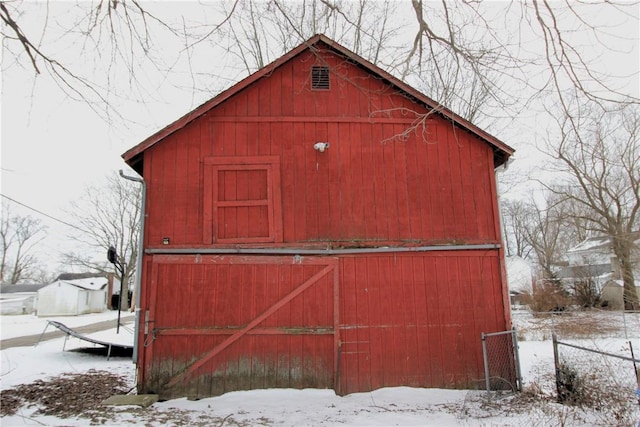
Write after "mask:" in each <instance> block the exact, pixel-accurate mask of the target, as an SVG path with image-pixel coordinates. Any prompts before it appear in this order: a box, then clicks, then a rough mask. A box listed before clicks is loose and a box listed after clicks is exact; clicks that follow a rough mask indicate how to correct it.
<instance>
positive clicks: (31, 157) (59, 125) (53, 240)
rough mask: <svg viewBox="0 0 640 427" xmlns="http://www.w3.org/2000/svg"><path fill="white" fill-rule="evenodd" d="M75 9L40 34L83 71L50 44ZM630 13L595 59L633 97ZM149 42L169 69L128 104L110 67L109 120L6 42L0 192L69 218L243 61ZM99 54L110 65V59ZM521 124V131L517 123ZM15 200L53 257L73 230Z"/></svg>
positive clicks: (526, 128) (38, 13)
mask: <svg viewBox="0 0 640 427" xmlns="http://www.w3.org/2000/svg"><path fill="white" fill-rule="evenodd" d="M41 4H42V3H41ZM148 4H149V3H148ZM496 4H498V3H496ZM149 5H152V6H150V7H153V8H155V10H157V11H161V13H163V14H165V16H167V17H170V18H168V19H174V20H175V22H179V19H180V18H179V17H180V14H181V13H186V14H189V13H191V15H190V16H192V17H193V16H197V17H198V19H201V20H210V21H216V20H218V21H219V17H216V16H214V15H213V12H212V10H211V9H210V8H209V9H206V10H207V12H206V13H208V14H210V15H209V16H206V15H205V14H204V13H203V12H202V11H201V9H200V8H199V7H198V3H197V2H181V3H162V2H156V3H153V4H149ZM22 7H24V9H25V11H26V12H27V13H25V14H24V15H22V16H20V19H21V21H20V22H21V24H22V25H23V26H24V28H25V29H27V30H31V31H34V32H32V33H30V34H37V35H38V37H40V35H41V32H40V33H39V32H38V28H41V27H42V25H43V22H44V21H43V17H44V15H43V12H42V11H43V10H44V9H43V8H42V7H39V6H37V4H36V3H30V2H25V3H24V4H23V6H22ZM75 7H76V9H74V3H73V2H65V3H58V2H51V4H50V6H49V8H50V15H49V21H48V24H47V25H48V32H47V33H46V37H48V38H45V39H44V40H49V41H48V42H47V44H48V46H51V47H52V48H54V49H57V51H56V53H59V54H60V55H61V57H63V58H65V59H66V60H68V61H69V63H70V64H72V65H73V66H75V67H80V68H79V69H82V70H84V69H83V66H84V65H86V64H83V57H84V55H85V54H86V52H85V53H83V50H82V49H86V48H87V46H83V45H81V44H79V43H77V44H72V43H69V42H68V41H67V42H66V44H60V45H56V43H57V41H56V31H59V28H68V27H69V22H73V19H76V18H77V16H76V17H75V18H74V14H73V13H74V12H73V11H74V10H75V11H77V6H75ZM69 10H71V12H69ZM631 11H632V12H633V13H632V15H631V16H628V17H626V18H621V17H620V16H617V17H615V18H612V20H608V19H609V18H607V17H605V16H603V17H602V20H603V22H607V25H609V26H610V28H609V30H608V31H611V32H612V33H615V34H618V35H624V37H625V39H627V41H626V42H624V43H622V42H620V40H618V42H616V46H612V49H611V51H610V52H602V53H601V54H600V55H599V58H598V59H597V60H598V61H599V67H600V69H602V70H606V69H607V68H610V69H611V73H617V74H618V75H627V76H630V77H629V80H628V85H627V86H628V90H629V93H631V94H634V95H635V96H638V91H639V90H638V87H639V85H640V83H639V82H638V75H637V72H638V69H640V52H639V50H638V43H637V42H638V39H639V36H640V25H639V21H638V6H637V5H636V7H634V8H632V9H631ZM159 13H160V12H159ZM54 18H55V19H54ZM412 31H413V30H412ZM412 34H413V33H412ZM77 39H78V38H77V37H76V40H77ZM64 40H69V38H68V37H67V38H66V39H64ZM154 42H155V43H156V47H158V46H159V45H162V43H166V46H164V49H159V50H158V51H157V52H162V55H164V57H163V58H162V61H163V63H164V64H166V65H167V67H168V66H172V67H173V68H172V73H164V72H158V70H150V71H149V72H148V73H146V72H145V73H142V72H141V73H138V74H137V77H138V78H139V79H140V81H141V82H144V85H143V86H144V87H145V88H146V90H147V91H148V93H147V96H144V94H142V95H140V94H136V95H137V96H138V97H139V98H140V97H142V98H144V99H146V100H147V101H146V102H143V103H140V102H130V101H127V100H125V99H122V98H118V97H117V96H116V92H117V94H123V93H126V90H127V87H130V84H129V83H130V82H128V81H127V74H126V73H124V74H118V73H115V74H114V73H113V72H112V75H114V76H118V78H121V80H118V81H117V83H116V82H115V81H111V82H110V83H111V84H113V85H114V87H115V86H116V85H122V86H121V87H120V89H119V90H118V91H115V92H114V97H113V99H111V101H112V102H113V105H115V106H117V109H118V113H119V114H121V116H122V118H124V120H122V119H120V118H118V117H117V116H115V115H114V116H113V117H112V118H111V119H110V120H107V119H105V117H104V116H100V115H98V114H96V113H95V112H94V111H92V109H91V108H90V107H89V106H88V105H87V103H85V102H81V101H77V100H74V99H71V97H70V96H68V94H65V93H64V92H63V91H62V90H61V89H60V88H59V87H58V86H57V85H56V84H55V83H54V82H53V80H52V79H51V78H50V76H48V74H47V73H46V72H44V73H42V74H41V75H39V76H37V77H36V76H35V75H34V72H33V69H32V68H30V67H29V64H28V62H26V61H25V60H24V59H25V58H24V57H23V58H21V59H22V61H21V62H20V64H16V63H15V56H14V55H13V54H12V53H11V52H7V50H6V49H3V57H2V103H1V109H2V111H1V117H2V133H1V137H2V151H1V153H0V154H1V166H2V174H1V191H2V194H4V195H6V196H8V197H11V198H13V199H15V200H17V201H19V202H21V203H23V204H25V205H27V206H30V207H32V208H34V209H37V210H40V211H42V212H44V213H46V214H48V215H51V216H53V217H55V218H59V219H61V220H64V221H66V220H67V219H68V217H67V216H66V213H65V212H66V211H68V210H69V209H70V203H71V201H73V200H77V199H78V198H79V197H80V195H81V193H82V191H83V188H84V187H86V186H87V185H92V184H100V183H101V182H102V181H103V179H104V176H105V175H106V174H108V173H113V172H115V171H117V170H118V169H122V168H125V167H126V165H125V164H124V163H123V161H122V159H121V157H120V155H121V154H122V153H123V152H124V151H126V150H127V149H129V148H131V147H132V146H134V145H136V144H137V143H139V142H140V141H142V140H143V139H144V138H145V137H146V136H148V135H150V134H152V133H154V132H155V131H157V130H159V129H161V128H162V127H164V126H166V125H168V124H169V123H170V122H172V121H173V120H175V119H177V118H178V117H180V116H181V115H182V114H184V113H186V112H188V111H189V110H191V109H193V108H195V107H196V106H198V105H200V104H201V103H202V102H204V101H206V100H207V99H209V98H210V97H212V96H214V95H215V94H216V93H217V92H218V91H219V90H221V89H224V88H226V87H229V86H230V85H231V84H233V83H235V82H236V81H237V80H238V79H240V78H241V77H243V76H244V74H243V70H242V69H241V68H239V67H237V66H232V62H233V61H236V60H237V58H229V57H225V55H224V53H223V52H222V50H220V49H218V50H215V49H213V48H209V50H208V51H207V54H206V55H204V56H206V57H204V56H203V57H200V58H190V59H191V61H192V62H189V61H188V59H189V58H187V56H186V55H185V54H184V52H183V53H182V54H178V53H176V52H178V51H179V49H177V46H178V45H177V44H175V43H177V41H176V40H173V39H171V38H170V37H169V38H167V39H163V40H154ZM588 47H589V40H587V39H585V43H584V44H583V48H585V49H588ZM232 59H233V61H232ZM105 61H107V62H106V63H105V64H108V58H105ZM198 61H199V62H198ZM203 64H204V66H203ZM87 67H89V69H88V70H89V71H88V73H89V74H91V73H95V74H99V73H100V71H101V70H100V68H99V67H96V65H95V64H93V65H90V66H87ZM105 67H108V65H105ZM190 67H195V69H196V71H197V70H202V69H203V68H198V67H208V69H209V71H208V73H210V74H209V75H204V73H200V74H197V76H196V77H194V75H193V74H190V72H189V70H190V69H192V68H190ZM84 71H86V70H84ZM532 77H533V76H532ZM123 88H124V89H123ZM194 88H195V89H194ZM523 118H524V120H523V121H521V122H520V123H519V125H517V124H516V125H514V124H513V123H511V124H509V125H508V126H515V129H510V132H508V134H510V135H515V136H516V137H514V138H513V139H511V140H505V142H506V143H508V144H510V145H512V146H514V147H515V148H516V149H517V150H518V153H517V154H516V158H517V159H519V161H520V162H521V163H527V162H528V163H531V162H532V161H533V157H532V153H533V152H534V151H533V150H532V149H531V147H532V146H533V145H535V139H536V138H537V137H536V136H534V133H538V136H539V135H543V134H544V129H540V128H539V124H538V123H535V122H536V120H535V117H534V116H533V115H529V116H526V115H523ZM505 123H508V122H505ZM518 126H519V127H520V128H519V129H520V130H518V129H517V127H518ZM505 127H506V125H505ZM498 136H500V137H502V136H503V135H498ZM514 167H516V166H514ZM2 203H7V200H6V199H3V200H2ZM11 207H12V209H13V210H14V211H16V212H19V213H22V214H29V215H32V216H34V217H36V218H39V219H42V221H43V223H45V224H46V225H47V226H48V227H49V236H48V238H47V239H46V240H45V241H44V242H43V245H42V246H41V249H42V250H43V251H46V252H47V253H48V254H47V255H46V256H47V257H48V261H49V262H50V263H52V264H55V263H56V262H57V260H58V258H59V256H60V254H61V253H62V252H64V251H66V250H68V248H69V247H70V243H69V239H68V238H67V234H68V233H69V232H70V231H71V230H70V229H69V227H66V226H64V225H62V224H60V223H57V222H56V221H54V220H51V219H50V218H47V217H45V216H42V215H40V214H37V213H36V212H34V211H30V210H28V209H25V208H23V207H21V206H19V205H16V204H13V203H12V206H11Z"/></svg>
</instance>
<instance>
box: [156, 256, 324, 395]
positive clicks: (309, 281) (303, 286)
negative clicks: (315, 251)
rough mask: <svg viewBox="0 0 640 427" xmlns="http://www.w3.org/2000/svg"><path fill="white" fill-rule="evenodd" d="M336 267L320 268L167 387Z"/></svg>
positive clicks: (171, 381) (167, 385)
mask: <svg viewBox="0 0 640 427" xmlns="http://www.w3.org/2000/svg"><path fill="white" fill-rule="evenodd" d="M334 268H335V266H334V265H328V266H326V267H325V268H323V269H322V270H320V271H319V272H317V273H316V274H314V275H313V276H311V277H310V278H309V279H307V280H306V281H305V282H304V283H302V284H301V285H300V286H298V287H297V288H295V289H294V290H293V291H291V292H290V293H289V294H287V295H286V296H285V297H284V298H282V299H281V300H280V301H278V302H277V303H275V304H274V305H273V306H271V307H270V308H269V309H268V310H266V311H265V312H264V313H262V314H261V315H260V316H258V317H256V318H255V319H253V320H252V321H251V322H249V323H248V324H247V326H245V327H244V328H242V329H240V330H238V331H237V332H235V333H234V334H233V335H231V336H230V337H229V338H227V339H226V340H224V341H223V342H221V343H220V344H218V345H217V346H216V347H214V348H213V349H212V350H211V351H209V352H208V353H206V354H205V355H204V356H202V358H200V359H199V360H197V361H195V362H193V363H192V364H191V365H188V366H187V367H185V369H184V370H183V371H182V372H180V373H178V374H176V375H175V376H173V377H172V378H171V379H170V380H169V381H168V382H167V384H166V388H168V389H169V388H171V387H173V386H175V385H176V384H178V383H179V382H180V381H182V380H184V379H186V378H187V377H188V376H189V375H191V374H193V372H194V371H196V370H197V369H198V368H200V367H201V366H202V365H204V364H205V363H207V362H208V361H209V360H211V359H212V358H214V357H215V356H216V355H218V354H219V353H220V352H221V351H223V350H224V349H225V348H227V347H229V346H230V345H231V344H233V343H234V342H236V341H237V340H239V339H240V338H241V337H242V336H243V335H245V334H246V333H247V332H248V331H250V330H251V329H253V328H255V327H256V326H258V325H259V324H260V323H262V321H263V320H265V319H266V318H267V317H269V316H271V315H272V314H273V313H275V312H276V311H278V310H279V309H280V308H282V307H283V306H284V305H285V304H287V303H288V302H289V301H291V300H292V299H294V298H295V297H297V296H298V295H300V294H301V293H302V292H304V291H305V290H307V289H308V288H310V287H311V286H312V285H313V284H314V283H316V282H317V281H318V280H319V279H320V278H321V277H323V276H325V275H326V274H328V273H330V272H331V271H333V269H334Z"/></svg>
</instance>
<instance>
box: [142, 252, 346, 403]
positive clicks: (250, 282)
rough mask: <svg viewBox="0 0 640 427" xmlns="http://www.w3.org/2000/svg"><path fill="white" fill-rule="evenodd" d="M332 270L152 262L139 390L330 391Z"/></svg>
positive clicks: (277, 262)
mask: <svg viewBox="0 0 640 427" xmlns="http://www.w3.org/2000/svg"><path fill="white" fill-rule="evenodd" d="M335 269H336V261H335V259H333V258H322V259H319V260H316V259H296V258H292V257H239V256H233V257H224V256H205V257H200V256H155V257H154V258H153V264H152V267H151V272H150V275H151V277H150V279H151V280H150V283H151V287H150V289H149V290H148V291H147V294H146V298H148V300H147V303H148V307H149V310H150V313H151V317H150V319H149V324H150V325H151V328H152V331H151V332H150V337H152V338H148V339H147V342H146V344H145V346H146V348H145V353H146V354H145V358H144V360H143V361H141V362H142V363H143V364H144V366H145V369H144V374H143V378H142V381H141V382H142V387H143V389H144V390H146V391H148V392H150V391H153V392H157V393H160V394H161V395H162V397H163V398H170V397H175V396H184V395H189V396H191V397H203V396H211V395H218V394H222V393H224V392H226V391H232V390H248V389H253V388H270V387H285V388H287V387H294V388H305V387H314V388H332V387H333V386H334V383H333V378H334V376H335V369H336V366H337V359H336V355H337V350H336V346H337V340H336V338H335V329H336V328H335V324H336V322H337V317H336V316H337V313H336V312H335V311H334V300H335V294H336V291H337V288H336V285H337V283H336V275H335V274H334V271H335ZM187 306H188V307H190V308H189V309H188V310H178V309H176V308H177V307H187Z"/></svg>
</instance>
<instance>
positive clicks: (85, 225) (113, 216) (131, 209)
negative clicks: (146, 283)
mask: <svg viewBox="0 0 640 427" xmlns="http://www.w3.org/2000/svg"><path fill="white" fill-rule="evenodd" d="M141 197H142V194H141V189H140V186H139V185H136V184H135V183H132V182H131V181H128V180H124V179H122V178H120V177H118V176H117V175H116V174H114V175H110V176H108V177H107V181H106V183H105V184H104V185H103V186H93V187H88V188H86V189H85V192H84V196H83V197H82V198H81V199H80V200H79V201H78V202H74V203H72V210H71V211H70V212H69V215H70V216H71V217H72V218H73V219H74V223H77V224H78V226H79V228H82V229H84V230H86V231H85V233H83V234H78V235H73V236H71V237H72V238H73V239H74V240H75V241H76V242H78V243H79V244H80V245H81V248H82V249H81V250H80V251H76V252H71V253H68V254H65V256H64V259H65V261H66V262H67V263H69V264H70V265H74V266H78V267H81V268H84V269H88V270H92V271H99V272H102V273H105V274H106V273H114V274H115V277H116V278H117V280H118V281H120V280H122V282H123V285H124V286H123V292H122V295H121V300H122V305H121V308H122V309H123V310H126V309H127V308H128V299H127V298H126V296H127V295H128V290H129V282H130V281H131V279H132V278H133V276H134V274H135V269H136V260H137V257H138V255H139V254H138V234H139V226H140V208H141V203H140V202H141ZM110 246H113V247H115V248H116V250H117V252H118V255H119V256H120V257H122V260H123V261H124V264H125V268H124V278H122V277H121V275H120V274H118V271H117V270H116V271H114V267H113V265H111V264H109V263H108V262H107V260H106V257H107V250H108V249H109V247H110Z"/></svg>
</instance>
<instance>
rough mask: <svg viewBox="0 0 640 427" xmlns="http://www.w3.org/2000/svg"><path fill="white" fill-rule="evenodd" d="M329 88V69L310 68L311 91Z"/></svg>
mask: <svg viewBox="0 0 640 427" xmlns="http://www.w3.org/2000/svg"><path fill="white" fill-rule="evenodd" d="M329 88H330V87H329V67H319V66H313V67H311V89H329Z"/></svg>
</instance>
